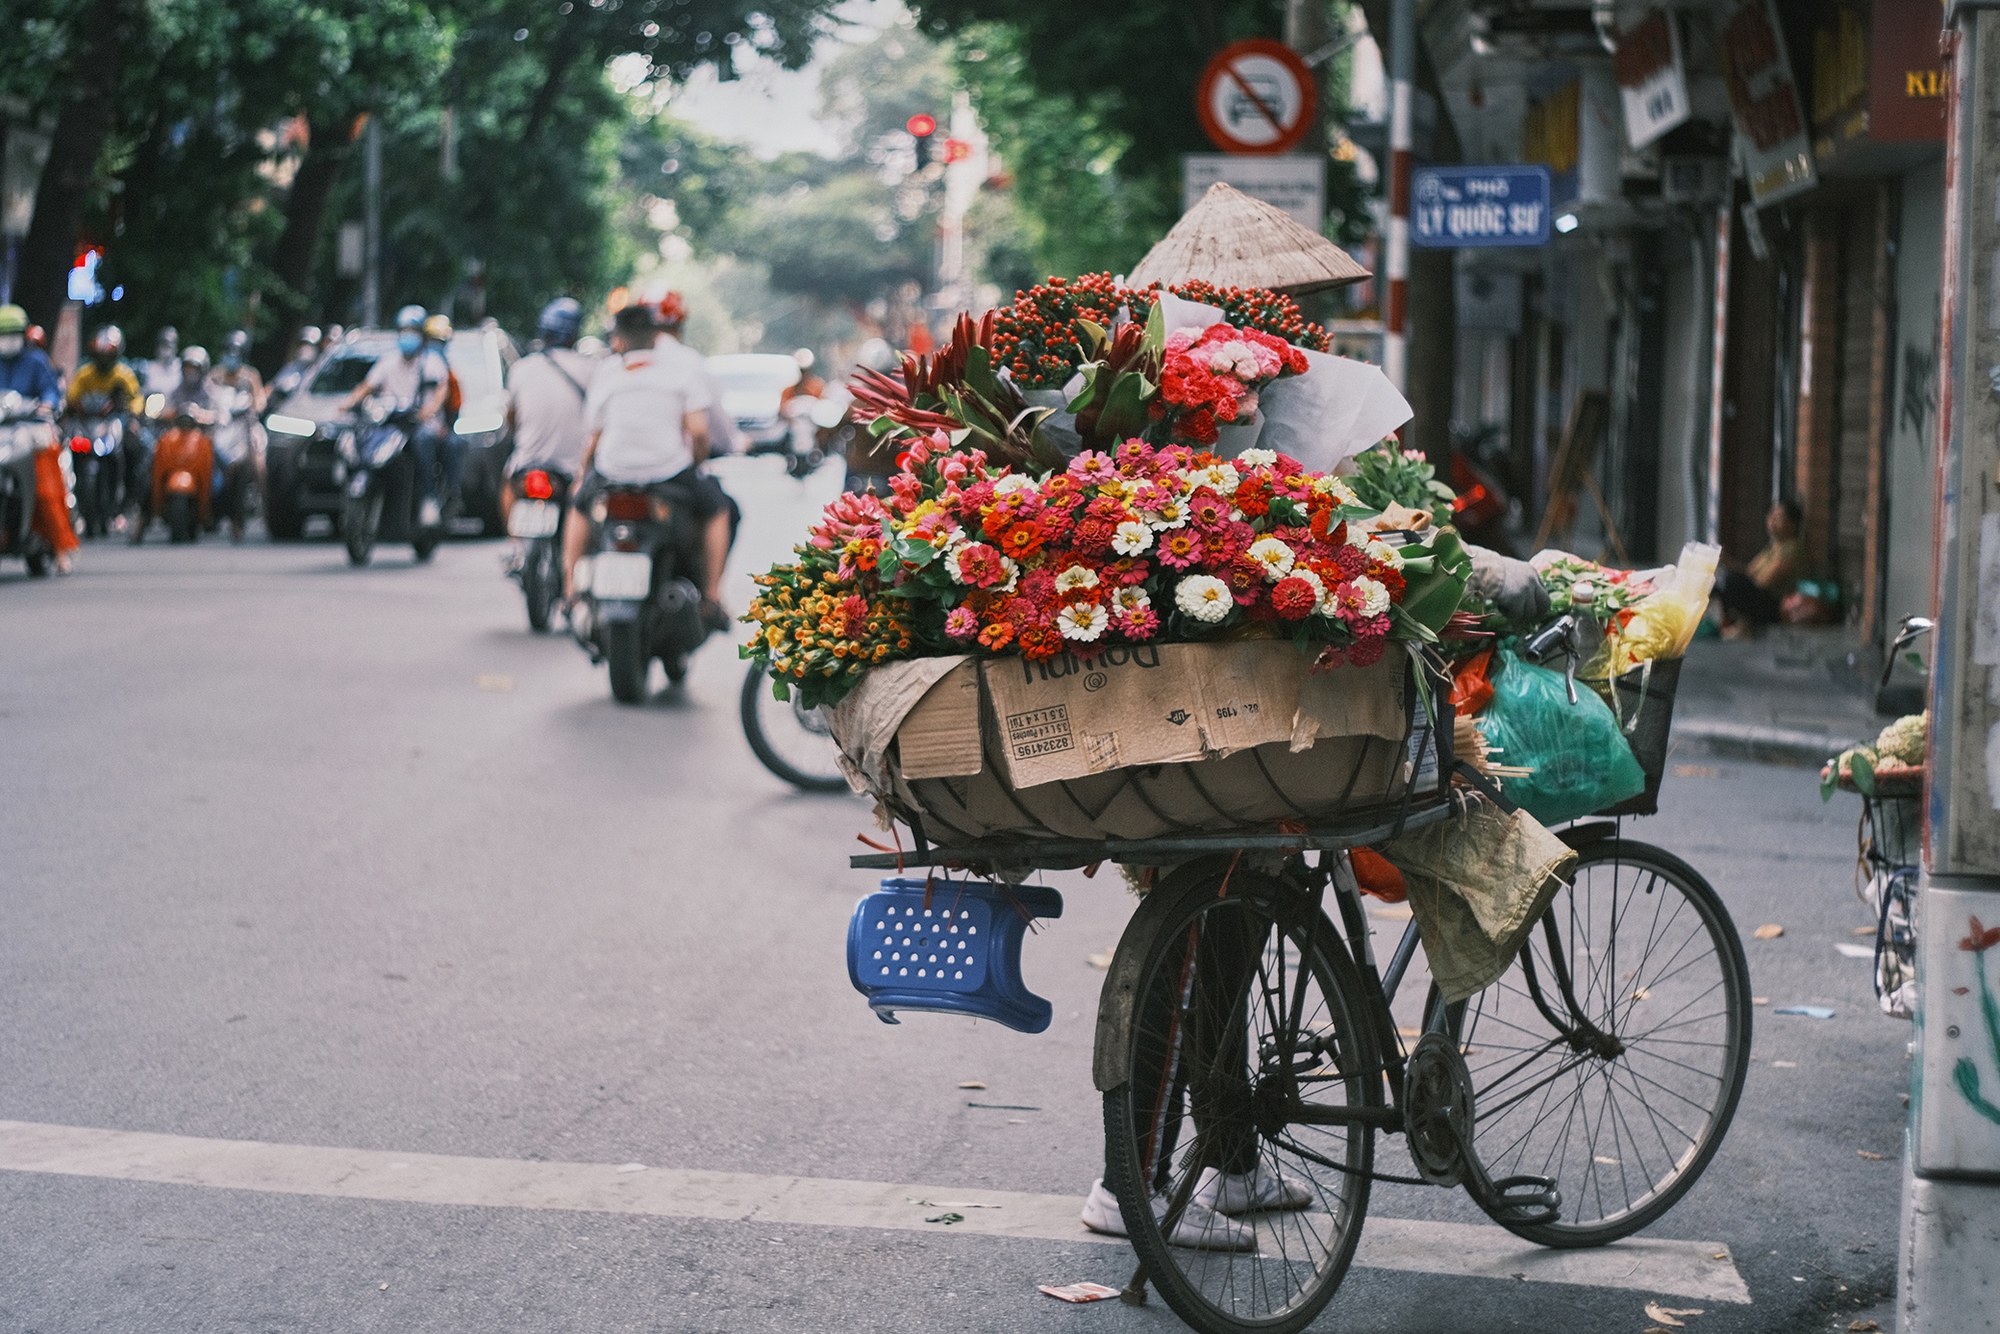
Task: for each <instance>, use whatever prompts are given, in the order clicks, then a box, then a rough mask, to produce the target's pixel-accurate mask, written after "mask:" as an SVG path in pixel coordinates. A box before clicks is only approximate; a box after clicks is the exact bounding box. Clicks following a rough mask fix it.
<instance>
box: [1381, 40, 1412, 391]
mask: <svg viewBox="0 0 2000 1334" xmlns="http://www.w3.org/2000/svg"><path fill="white" fill-rule="evenodd" d="M1416 90H1417V0H1390V8H1389V236H1388V242H1389V246H1388V254H1387V256H1386V257H1385V259H1386V261H1387V262H1386V263H1385V264H1384V265H1383V267H1384V268H1386V269H1388V271H1389V273H1388V291H1387V292H1385V293H1384V294H1383V296H1384V298H1385V299H1384V301H1383V307H1382V309H1383V317H1384V318H1383V322H1382V328H1383V334H1382V370H1383V373H1384V374H1386V375H1387V376H1388V377H1389V383H1391V384H1393V385H1395V386H1396V388H1397V390H1398V391H1400V390H1402V389H1403V388H1404V386H1405V383H1406V381H1407V379H1408V362H1407V358H1406V355H1405V353H1406V348H1407V341H1406V336H1405V333H1404V329H1405V323H1406V321H1407V320H1408V318H1409V294H1410V154H1411V150H1412V149H1413V148H1414V147H1415V145H1416V138H1415V132H1414V126H1415V120H1416V107H1415V104H1414V101H1413V99H1414V98H1415V96H1416Z"/></svg>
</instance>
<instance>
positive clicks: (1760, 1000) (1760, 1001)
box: [1750, 996, 1771, 1005]
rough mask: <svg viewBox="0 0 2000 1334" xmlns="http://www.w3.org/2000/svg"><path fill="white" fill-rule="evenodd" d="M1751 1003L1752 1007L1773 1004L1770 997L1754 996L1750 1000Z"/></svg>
mask: <svg viewBox="0 0 2000 1334" xmlns="http://www.w3.org/2000/svg"><path fill="white" fill-rule="evenodd" d="M1750 1003H1751V1004H1752V1005H1769V1004H1770V1003H1771V998H1770V997H1769V996H1752V997H1751V998H1750Z"/></svg>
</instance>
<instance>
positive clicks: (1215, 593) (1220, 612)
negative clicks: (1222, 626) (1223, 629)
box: [1174, 574, 1236, 625]
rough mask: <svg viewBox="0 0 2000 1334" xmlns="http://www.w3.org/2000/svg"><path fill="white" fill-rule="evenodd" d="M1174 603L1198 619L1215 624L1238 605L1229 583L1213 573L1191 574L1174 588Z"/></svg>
mask: <svg viewBox="0 0 2000 1334" xmlns="http://www.w3.org/2000/svg"><path fill="white" fill-rule="evenodd" d="M1174 605H1175V606H1177V607H1179V608H1180V609H1181V610H1182V611H1184V612H1186V613H1187V614H1188V615H1189V616H1192V617H1193V618H1194V619H1195V620H1197V621H1203V622H1205V623H1207V624H1209V625H1213V624H1215V623H1216V622H1217V621H1219V620H1221V619H1222V618H1223V617H1225V616H1227V615H1228V614H1229V609H1230V608H1231V607H1233V606H1235V605H1236V599H1235V598H1233V597H1231V596H1230V593H1229V585H1228V584H1225V583H1223V582H1222V581H1221V580H1220V579H1218V578H1216V577H1215V576H1214V575H1212V574H1191V575H1189V576H1188V577H1187V578H1185V579H1183V580H1181V582H1180V587H1178V588H1176V589H1175V590H1174Z"/></svg>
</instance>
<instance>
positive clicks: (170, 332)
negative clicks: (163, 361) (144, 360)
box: [153, 324, 181, 357]
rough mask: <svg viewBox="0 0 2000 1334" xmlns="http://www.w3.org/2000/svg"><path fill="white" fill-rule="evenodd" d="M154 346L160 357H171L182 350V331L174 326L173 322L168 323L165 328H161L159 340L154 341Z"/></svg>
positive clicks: (155, 352) (156, 353)
mask: <svg viewBox="0 0 2000 1334" xmlns="http://www.w3.org/2000/svg"><path fill="white" fill-rule="evenodd" d="M153 347H154V355H156V356H160V357H171V356H172V355H174V353H176V352H178V351H180V347H181V331H180V330H178V329H176V328H174V326H173V325H171V324H169V325H167V326H166V327H165V328H163V329H161V330H160V337H159V341H157V342H156V343H154V345H153Z"/></svg>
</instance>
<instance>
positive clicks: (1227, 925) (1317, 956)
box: [1104, 860, 1382, 1334]
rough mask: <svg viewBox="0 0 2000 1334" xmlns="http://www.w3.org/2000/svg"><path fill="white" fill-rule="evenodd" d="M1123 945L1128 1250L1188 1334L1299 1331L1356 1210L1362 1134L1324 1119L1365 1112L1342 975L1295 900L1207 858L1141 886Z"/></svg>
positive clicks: (1112, 1125) (1365, 1089) (1364, 1063)
mask: <svg viewBox="0 0 2000 1334" xmlns="http://www.w3.org/2000/svg"><path fill="white" fill-rule="evenodd" d="M1127 949H1130V950H1133V951H1134V952H1135V953H1136V954H1137V955H1138V956H1139V957H1138V958H1137V959H1136V960H1132V959H1127V960H1122V961H1120V962H1114V964H1113V966H1112V967H1113V981H1114V982H1117V981H1118V980H1119V979H1120V978H1121V977H1124V976H1131V977H1132V978H1133V980H1134V981H1135V982H1136V986H1135V987H1134V989H1133V990H1132V992H1131V994H1132V996H1133V998H1134V1006H1133V1010H1132V1018H1131V1023H1130V1029H1129V1033H1128V1035H1127V1041H1126V1043H1125V1050H1124V1056H1125V1058H1127V1059H1128V1060H1129V1070H1130V1077H1129V1079H1127V1080H1126V1082H1125V1083H1123V1084H1121V1085H1119V1086H1118V1087H1116V1088H1113V1089H1112V1090H1111V1091H1109V1092H1107V1093H1106V1094H1105V1095H1104V1126H1105V1139H1106V1152H1105V1159H1106V1162H1105V1169H1106V1174H1107V1180H1106V1184H1107V1185H1109V1186H1110V1188H1111V1189H1112V1191H1113V1192H1114V1193H1115V1194H1116V1195H1117V1197H1118V1201H1119V1206H1120V1211H1121V1213H1122V1214H1123V1216H1124V1220H1125V1228H1126V1233H1127V1235H1128V1236H1130V1237H1131V1239H1132V1246H1133V1249H1134V1250H1135V1251H1137V1252H1138V1255H1139V1259H1140V1261H1141V1262H1142V1263H1143V1264H1144V1265H1145V1269H1146V1273H1147V1275H1148V1276H1149V1277H1150V1278H1151V1279H1152V1281H1153V1284H1154V1286H1155V1287H1157V1288H1158V1289H1159V1292H1160V1295H1161V1296H1162V1297H1163V1298H1165V1300H1166V1303H1167V1305H1168V1306H1170V1307H1172V1308H1173V1310H1174V1312H1175V1313H1176V1314H1177V1315H1179V1316H1180V1317H1181V1319H1183V1320H1185V1321H1186V1322H1187V1323H1188V1324H1189V1325H1191V1326H1193V1327H1194V1328H1195V1329H1198V1330H1203V1331H1206V1334H1234V1332H1235V1331H1244V1330H1257V1331H1268V1332H1270V1334H1292V1332H1293V1331H1297V1330H1302V1329H1304V1328H1305V1327H1306V1326H1307V1325H1309V1324H1311V1323H1312V1321H1313V1319H1314V1317H1315V1316H1317V1315H1318V1314H1319V1312H1320V1311H1321V1310H1322V1309H1323V1308H1324V1307H1325V1306H1326V1304H1327V1302H1328V1301H1329V1300H1330V1299H1331V1298H1332V1296H1333V1294H1334V1291H1335V1290H1336V1289H1337V1288H1338V1287H1339V1286H1340V1281H1341V1279H1342V1277H1343V1276H1344V1275H1345V1274H1346V1272H1347V1267H1348V1265H1349V1264H1350V1263H1351V1262H1352V1261H1353V1258H1354V1248H1355V1245H1356V1243H1357V1242H1358V1241H1359V1240H1360V1236H1361V1220H1362V1217H1363V1215H1364V1214H1365V1213H1366V1212H1367V1207H1368V1184H1369V1179H1368V1172H1369V1170H1370V1168H1371V1166H1372V1164H1373V1160H1374V1138H1373V1136H1374V1132H1373V1131H1372V1130H1370V1129H1368V1128H1367V1127H1365V1126H1360V1125H1351V1124H1339V1123H1337V1122H1336V1121H1334V1120H1333V1119H1332V1116H1337V1115H1339V1114H1340V1113H1341V1112H1343V1111H1346V1110H1348V1109H1352V1108H1356V1107H1363V1106H1379V1105H1380V1101H1381V1094H1380V1090H1381V1082H1382V1081H1381V1074H1380V1069H1379V1067H1380V1057H1379V1055H1378V1054H1377V1052H1378V1044H1377V1042H1376V1037H1375V1030H1374V1028H1373V1027H1371V1026H1370V1024H1369V1022H1368V1016H1369V1014H1370V1011H1369V1009H1368V1008H1367V1005H1366V1003H1365V1001H1364V999H1363V992H1362V989H1361V983H1360V979H1359V976H1358V974H1357V973H1356V972H1355V970H1354V965H1353V963H1352V962H1351V961H1350V960H1349V958H1348V957H1347V953H1346V950H1345V947H1344V946H1343V944H1342V943H1341V940H1340V938H1339V936H1338V935H1337V934H1336V933H1335V931H1334V928H1333V926H1332V924H1331V923H1330V922H1328V921H1327V920H1326V918H1325V917H1324V916H1323V915H1322V914H1320V913H1318V912H1316V911H1314V910H1313V908H1312V900H1311V899H1310V898H1309V897H1308V895H1307V894H1306V893H1305V892H1304V891H1303V890H1302V889H1301V888H1299V887H1298V886H1296V885H1295V884H1292V883H1290V882H1288V881H1287V880H1285V879H1283V878H1280V877H1275V876H1268V875H1262V874H1259V873H1256V872H1250V871H1245V870H1243V869H1241V868H1235V869H1233V870H1232V869H1231V868H1230V866H1229V864H1228V863H1226V862H1222V861H1218V860H1209V861H1204V862H1197V863H1192V864H1190V865H1188V866H1186V867H1183V868H1182V869H1181V870H1180V871H1178V872H1176V873H1175V874H1174V875H1172V876H1169V877H1168V878H1167V880H1166V882H1165V883H1163V884H1162V885H1161V886H1160V887H1159V888H1157V889H1155V890H1154V891H1153V892H1152V894H1151V895H1149V896H1148V898H1147V901H1146V902H1145V903H1144V904H1143V905H1142V906H1141V907H1140V909H1139V913H1138V914H1136V915H1135V917H1134V920H1133V924H1132V927H1131V928H1130V929H1128V933H1127V937H1126V941H1125V942H1124V943H1121V945H1120V950H1121V952H1123V951H1125V950H1127ZM1133 964H1136V968H1135V969H1134V970H1133V972H1131V973H1129V974H1128V973H1127V967H1128V966H1130V965H1133ZM1329 1114H1331V1116H1330V1115H1329Z"/></svg>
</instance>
